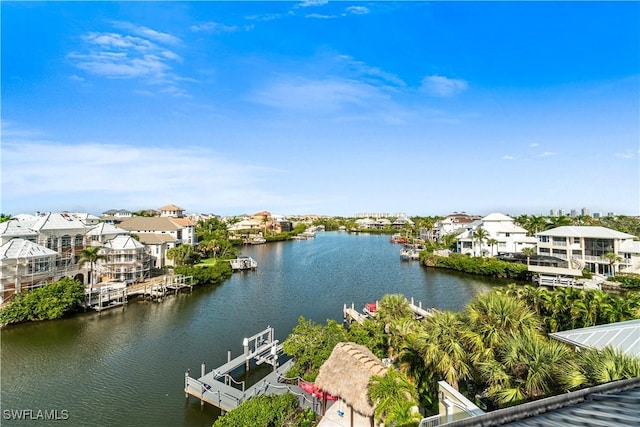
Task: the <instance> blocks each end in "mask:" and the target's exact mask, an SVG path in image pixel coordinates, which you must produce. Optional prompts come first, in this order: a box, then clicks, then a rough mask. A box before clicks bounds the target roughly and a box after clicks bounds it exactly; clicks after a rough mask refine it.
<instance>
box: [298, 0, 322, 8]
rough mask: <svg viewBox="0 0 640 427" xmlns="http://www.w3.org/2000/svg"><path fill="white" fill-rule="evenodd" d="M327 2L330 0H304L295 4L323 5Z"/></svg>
mask: <svg viewBox="0 0 640 427" xmlns="http://www.w3.org/2000/svg"><path fill="white" fill-rule="evenodd" d="M327 3H329V0H304V1H303V2H301V3H298V4H297V5H295V7H310V6H322V5H325V4H327Z"/></svg>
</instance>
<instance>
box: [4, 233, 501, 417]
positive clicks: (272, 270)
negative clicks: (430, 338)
mask: <svg viewBox="0 0 640 427" xmlns="http://www.w3.org/2000/svg"><path fill="white" fill-rule="evenodd" d="M400 249H401V248H400V246H398V245H395V244H392V243H389V239H388V236H379V235H369V234H357V235H354V234H347V233H339V232H324V233H322V232H321V233H318V234H317V237H316V238H315V239H310V240H304V241H292V242H279V243H271V244H266V245H259V246H246V247H243V248H242V253H243V254H244V255H250V256H252V257H254V258H255V259H256V260H257V261H258V269H257V270H256V271H251V272H241V273H235V274H234V275H233V277H232V278H231V279H229V280H228V281H226V282H225V283H223V284H221V285H219V286H210V287H204V288H200V289H195V290H194V291H193V292H192V293H189V292H186V293H183V294H179V295H176V296H171V297H169V298H167V299H166V300H165V301H164V302H151V301H145V300H136V301H132V302H130V303H129V304H128V305H127V306H126V308H125V309H120V308H116V309H113V310H109V311H105V312H103V313H101V314H97V313H85V314H82V315H79V316H75V317H72V318H69V319H63V320H56V321H50V322H40V323H34V324H25V325H18V326H15V327H10V328H5V329H4V330H2V332H1V352H2V354H1V362H2V363H1V374H2V376H1V379H0V380H1V393H2V396H1V398H2V400H1V403H2V414H1V415H2V420H0V425H2V426H9V425H18V426H26V425H42V424H43V421H42V418H44V417H47V416H48V417H50V416H51V415H52V414H53V415H54V416H55V415H57V416H58V418H68V420H67V421H59V422H58V423H59V424H64V425H69V426H96V425H101V426H140V425H153V426H210V425H211V424H212V422H213V421H214V419H215V418H216V417H217V416H218V415H219V412H218V411H217V410H216V409H214V408H211V407H208V406H207V405H205V407H204V408H201V407H200V402H199V401H197V400H196V399H194V398H193V397H191V398H189V399H188V400H187V399H185V396H184V392H183V386H184V373H185V371H186V369H191V372H192V375H194V376H198V375H197V374H198V373H199V372H200V364H201V363H202V362H205V363H206V366H207V371H209V370H211V369H212V368H214V367H216V366H219V365H221V364H223V363H224V362H226V358H227V350H231V351H232V356H233V357H235V356H237V355H239V354H240V353H241V352H242V338H243V337H246V336H251V335H253V334H254V333H256V332H258V331H261V330H263V329H265V328H266V327H267V326H273V327H274V328H275V332H276V338H277V339H279V340H281V341H282V340H284V339H285V338H286V336H287V335H288V334H289V332H290V331H291V330H292V328H293V327H294V326H295V325H296V324H297V321H298V317H299V316H304V317H306V318H308V319H312V320H314V321H315V322H319V323H324V322H325V321H326V319H335V320H337V321H342V307H343V304H351V303H352V302H353V303H354V304H355V306H356V307H358V308H362V307H363V306H364V304H365V303H366V302H373V301H375V300H377V299H379V298H380V297H382V296H383V295H384V294H387V293H401V294H404V295H405V296H407V297H414V298H415V300H416V301H422V303H423V306H425V307H436V308H438V309H446V310H458V309H461V308H462V307H464V306H465V305H466V304H467V302H468V301H469V300H470V299H472V298H473V297H474V296H475V295H477V294H479V293H482V292H485V291H487V290H489V289H491V287H492V286H493V285H494V284H495V283H494V282H492V281H490V280H486V279H485V280H483V279H478V278H476V277H473V276H467V275H461V274H455V273H450V272H444V271H440V270H434V269H425V268H423V267H420V265H419V264H418V262H416V261H411V262H406V261H401V260H400V256H399V253H400ZM249 381H250V379H249ZM12 410H13V411H17V412H18V413H21V414H22V415H24V416H26V417H27V418H28V419H35V420H28V421H24V420H23V421H15V420H10V419H9V418H11V415H10V413H9V412H7V411H12ZM28 411H32V412H28ZM38 411H47V412H46V413H44V412H38ZM54 411H57V412H54ZM13 416H14V417H15V415H13ZM36 418H40V420H37V419H36Z"/></svg>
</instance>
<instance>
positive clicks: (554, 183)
mask: <svg viewBox="0 0 640 427" xmlns="http://www.w3.org/2000/svg"><path fill="white" fill-rule="evenodd" d="M0 8H1V14H2V15H1V19H2V22H1V23H2V28H1V31H2V33H1V36H2V46H1V47H2V49H1V55H2V57H1V60H2V63H1V66H2V73H1V84H2V87H1V90H2V99H1V100H2V150H1V155H2V206H1V209H0V211H2V212H3V213H9V214H17V213H23V212H35V211H58V210H69V211H86V212H91V213H95V214H100V213H101V212H103V211H105V210H107V209H120V208H125V209H129V210H138V209H144V208H158V207H160V206H163V205H166V204H168V203H174V204H178V205H180V206H182V207H184V208H185V209H187V211H188V212H213V213H218V214H221V215H234V214H241V213H253V212H257V211H261V210H269V211H271V212H273V213H279V214H307V213H316V214H327V215H345V216H352V215H354V214H356V213H360V212H389V213H394V212H406V213H408V214H410V215H446V214H448V213H451V212H453V211H466V212H468V213H473V214H487V213H490V212H503V213H507V214H512V215H517V214H520V213H529V214H548V212H549V209H552V208H553V209H560V208H562V209H565V210H567V211H568V210H570V209H572V208H578V209H579V208H582V207H587V208H589V209H591V211H592V212H616V213H619V214H625V215H638V214H639V209H640V201H639V197H640V189H639V182H640V175H639V162H638V157H639V154H640V152H639V142H640V3H637V2H619V3H616V2H586V3H578V2H566V3H556V2H522V3H519V2H473V3H467V2H398V3H392V2H377V1H375V2H349V1H337V2H333V1H332V2H323V1H304V2H285V1H281V2H270V1H264V2H158V3H151V2H122V3H116V2H73V3H72V2H43V3H32V2H15V3H11V2H9V3H7V2H2V3H1V4H0Z"/></svg>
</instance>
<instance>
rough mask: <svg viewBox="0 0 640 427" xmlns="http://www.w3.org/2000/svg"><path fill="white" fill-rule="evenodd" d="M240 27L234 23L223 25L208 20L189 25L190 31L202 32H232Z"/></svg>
mask: <svg viewBox="0 0 640 427" xmlns="http://www.w3.org/2000/svg"><path fill="white" fill-rule="evenodd" d="M239 29H240V27H238V26H236V25H225V24H221V23H219V22H214V21H209V22H203V23H201V24H196V25H192V26H191V31H194V32H204V33H233V32H235V31H238V30H239Z"/></svg>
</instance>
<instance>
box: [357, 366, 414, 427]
mask: <svg viewBox="0 0 640 427" xmlns="http://www.w3.org/2000/svg"><path fill="white" fill-rule="evenodd" d="M368 396H369V400H371V402H373V404H374V406H375V411H374V416H375V418H376V420H377V421H378V422H380V423H382V422H384V424H385V425H391V426H393V425H395V426H397V427H403V426H416V425H417V424H418V423H419V422H420V419H421V418H422V416H421V415H420V412H418V410H417V406H418V394H417V393H416V388H415V386H414V385H413V384H412V383H411V381H410V380H409V379H408V378H407V376H406V375H405V374H403V373H402V372H400V371H398V370H397V369H395V368H393V367H391V368H389V369H388V370H387V372H386V373H385V374H384V375H383V376H377V375H374V376H372V377H371V378H370V379H369V390H368Z"/></svg>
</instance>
